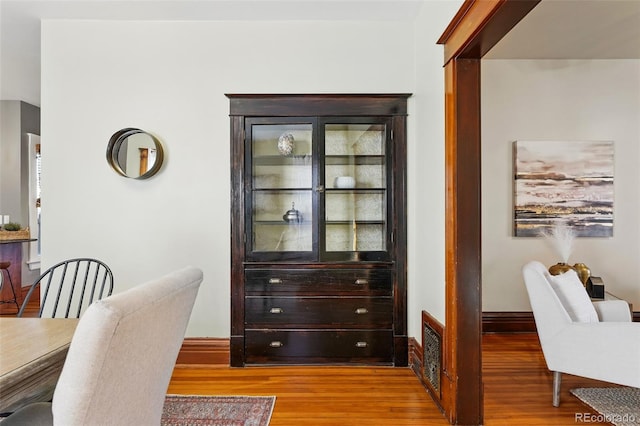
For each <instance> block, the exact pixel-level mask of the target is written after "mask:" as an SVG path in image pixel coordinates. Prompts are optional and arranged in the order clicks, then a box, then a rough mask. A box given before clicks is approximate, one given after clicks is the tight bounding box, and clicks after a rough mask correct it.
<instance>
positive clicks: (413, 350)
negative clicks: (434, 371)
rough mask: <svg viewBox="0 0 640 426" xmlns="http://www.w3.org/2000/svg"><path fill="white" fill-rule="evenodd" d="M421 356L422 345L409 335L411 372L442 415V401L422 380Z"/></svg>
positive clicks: (422, 363) (422, 354)
mask: <svg viewBox="0 0 640 426" xmlns="http://www.w3.org/2000/svg"><path fill="white" fill-rule="evenodd" d="M423 356H424V351H423V349H422V345H421V344H420V343H418V341H417V340H416V339H414V338H413V337H410V338H409V367H410V368H411V370H412V371H413V373H414V374H415V375H416V377H417V378H418V380H419V381H420V383H421V384H422V386H424V388H425V390H426V391H427V393H428V394H429V396H430V397H431V399H433V402H435V404H436V406H437V407H438V409H439V410H440V412H441V413H442V414H443V415H444V414H445V410H444V408H443V407H442V403H441V401H440V399H439V398H438V397H437V395H434V394H433V391H432V390H431V388H430V387H429V385H428V384H427V382H425V380H424V376H423V374H422V366H423V365H424V359H423Z"/></svg>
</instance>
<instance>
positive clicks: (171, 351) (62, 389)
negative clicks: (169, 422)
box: [52, 267, 202, 426]
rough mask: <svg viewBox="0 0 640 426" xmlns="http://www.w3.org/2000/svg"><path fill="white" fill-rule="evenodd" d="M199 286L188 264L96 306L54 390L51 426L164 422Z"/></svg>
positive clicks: (84, 318) (81, 327)
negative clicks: (164, 406)
mask: <svg viewBox="0 0 640 426" xmlns="http://www.w3.org/2000/svg"><path fill="white" fill-rule="evenodd" d="M201 282H202V271H200V270H199V269H196V268H193V267H187V268H184V269H181V270H179V271H176V272H173V273H171V274H169V275H166V276H164V277H162V278H158V279H155V280H152V281H149V282H146V283H144V284H141V285H138V286H136V287H133V288H131V289H129V290H127V291H124V292H122V293H118V294H115V295H113V296H111V297H108V298H106V299H103V300H101V301H98V302H95V303H93V304H92V305H91V306H90V307H89V308H88V309H87V311H86V312H85V313H84V315H83V316H82V318H81V320H80V322H79V324H78V328H77V330H76V332H75V335H74V337H73V340H72V342H71V346H70V348H69V353H68V355H67V359H66V361H65V364H64V368H63V370H62V374H61V376H60V379H59V381H58V384H57V386H56V389H55V392H54V396H53V403H52V411H53V421H54V425H63V426H74V425H77V426H86V425H92V426H99V425H119V426H124V425H136V426H140V425H159V424H160V418H161V416H162V407H163V404H164V400H165V396H166V391H167V387H168V385H169V380H170V379H171V374H172V371H173V367H174V365H175V361H176V358H177V355H178V352H179V350H180V347H181V344H182V342H183V339H184V333H185V330H186V327H187V322H188V321H189V317H190V315H191V311H192V308H193V305H194V301H195V299H196V295H197V293H198V288H199V286H200V283H201Z"/></svg>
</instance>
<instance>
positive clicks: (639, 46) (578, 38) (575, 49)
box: [484, 0, 640, 59]
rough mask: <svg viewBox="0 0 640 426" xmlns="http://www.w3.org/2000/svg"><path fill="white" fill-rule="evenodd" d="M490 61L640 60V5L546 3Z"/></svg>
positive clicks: (619, 1) (624, 1)
mask: <svg viewBox="0 0 640 426" xmlns="http://www.w3.org/2000/svg"><path fill="white" fill-rule="evenodd" d="M484 58H485V59H640V0H542V2H541V3H540V4H538V6H536V7H535V8H534V9H533V10H532V11H531V12H529V14H528V15H527V16H525V17H524V19H523V20H522V21H520V23H519V24H518V25H516V26H515V28H513V29H512V30H511V31H510V32H509V34H507V35H506V36H505V37H504V38H503V39H502V40H501V41H500V42H499V43H498V44H497V45H496V46H494V47H493V49H491V51H490V52H489V53H488V54H487V55H485V56H484Z"/></svg>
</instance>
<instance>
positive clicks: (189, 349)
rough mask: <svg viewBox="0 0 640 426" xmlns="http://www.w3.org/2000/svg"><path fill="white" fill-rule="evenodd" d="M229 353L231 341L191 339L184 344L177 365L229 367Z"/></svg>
mask: <svg viewBox="0 0 640 426" xmlns="http://www.w3.org/2000/svg"><path fill="white" fill-rule="evenodd" d="M229 351H230V345H229V339H224V338H209V337H204V338H196V337H189V338H186V339H184V342H182V347H181V348H180V352H179V353H178V359H177V360H176V365H180V364H188V365H208V366H225V367H228V366H229Z"/></svg>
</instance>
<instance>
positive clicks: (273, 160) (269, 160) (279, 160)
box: [253, 154, 311, 166]
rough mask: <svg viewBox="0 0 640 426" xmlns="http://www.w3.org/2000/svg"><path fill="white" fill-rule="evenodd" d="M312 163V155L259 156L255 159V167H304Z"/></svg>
mask: <svg viewBox="0 0 640 426" xmlns="http://www.w3.org/2000/svg"><path fill="white" fill-rule="evenodd" d="M310 162H311V155H308V154H305V155H289V156H284V155H259V156H258V155H257V156H255V157H253V164H254V165H255V166H303V165H305V164H308V163H310Z"/></svg>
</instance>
